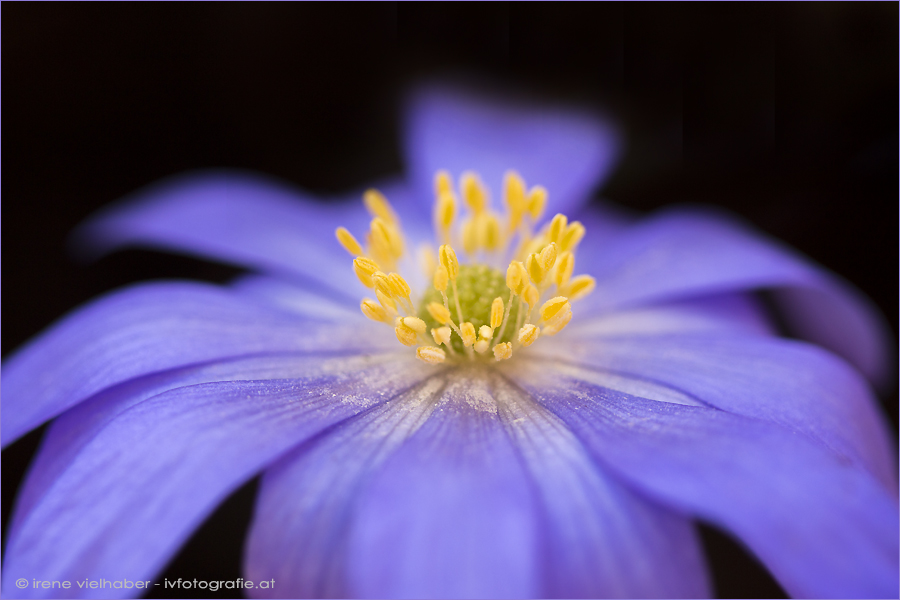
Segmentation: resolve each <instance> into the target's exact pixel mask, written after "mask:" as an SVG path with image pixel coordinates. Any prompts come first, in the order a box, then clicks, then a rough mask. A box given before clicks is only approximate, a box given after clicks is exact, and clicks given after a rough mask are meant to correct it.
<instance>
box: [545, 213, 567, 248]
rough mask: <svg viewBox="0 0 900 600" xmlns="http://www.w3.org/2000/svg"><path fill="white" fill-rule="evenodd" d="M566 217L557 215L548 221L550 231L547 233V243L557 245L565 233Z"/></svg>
mask: <svg viewBox="0 0 900 600" xmlns="http://www.w3.org/2000/svg"><path fill="white" fill-rule="evenodd" d="M566 221H567V219H566V215H564V214H557V215H556V216H555V217H553V220H552V221H550V229H549V230H548V231H547V241H548V242H556V243H557V244H558V243H559V240H560V237H562V234H563V233H565V231H566Z"/></svg>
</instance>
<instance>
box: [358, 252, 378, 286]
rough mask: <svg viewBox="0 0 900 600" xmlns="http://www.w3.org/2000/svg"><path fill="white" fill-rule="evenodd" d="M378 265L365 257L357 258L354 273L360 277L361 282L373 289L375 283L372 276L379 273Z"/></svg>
mask: <svg viewBox="0 0 900 600" xmlns="http://www.w3.org/2000/svg"><path fill="white" fill-rule="evenodd" d="M378 270H379V269H378V263H376V262H375V261H374V260H372V259H370V258H366V257H365V256H357V257H356V258H354V259H353V272H354V273H356V276H357V277H359V280H360V281H361V282H362V284H363V285H364V286H366V287H369V288H373V287H375V283H374V282H373V281H372V275H374V274H375V272H376V271H378Z"/></svg>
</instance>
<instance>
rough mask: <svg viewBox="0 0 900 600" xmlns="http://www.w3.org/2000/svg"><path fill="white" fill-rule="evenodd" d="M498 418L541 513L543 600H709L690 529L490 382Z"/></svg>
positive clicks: (512, 389) (536, 410)
mask: <svg viewBox="0 0 900 600" xmlns="http://www.w3.org/2000/svg"><path fill="white" fill-rule="evenodd" d="M493 383H494V396H495V398H496V400H497V405H498V407H499V412H500V415H501V418H502V419H503V421H504V424H505V426H506V428H507V430H508V431H509V432H510V435H511V436H512V438H513V439H514V440H515V443H516V445H517V447H518V448H519V451H520V452H521V454H522V457H523V460H524V462H525V464H526V466H527V469H528V470H529V472H530V474H531V477H532V481H533V482H534V487H535V488H536V490H537V492H538V495H539V496H540V498H541V501H542V506H543V509H544V511H543V512H544V514H543V534H544V543H543V545H542V551H543V552H542V560H541V570H542V583H543V586H542V588H541V594H540V595H541V596H542V597H548V598H549V597H554V598H555V597H560V598H708V597H709V596H710V589H709V580H708V576H707V573H706V567H705V561H704V558H703V551H702V549H701V547H700V543H699V540H698V539H697V537H696V532H695V531H694V526H693V524H692V523H691V522H690V521H689V520H688V519H687V518H685V517H683V516H681V515H679V514H677V513H675V512H672V511H670V510H668V509H665V508H662V507H661V506H659V505H657V504H655V503H653V502H650V501H648V500H646V499H645V498H644V497H642V496H639V495H637V494H635V493H634V492H632V491H631V490H629V489H627V488H625V487H624V486H622V485H621V483H619V481H618V480H617V479H615V478H614V477H612V476H610V475H608V474H607V473H606V472H604V470H603V469H601V468H600V467H599V466H598V465H597V464H596V463H595V462H594V461H593V460H592V459H591V457H590V456H589V455H588V453H587V452H586V450H585V448H584V447H583V446H582V444H581V443H580V442H579V441H578V440H577V438H575V436H574V435H573V434H572V432H571V431H570V430H569V429H568V427H567V426H566V425H565V424H564V423H562V422H561V421H560V420H559V419H558V418H557V417H556V416H555V415H553V414H552V413H549V412H548V411H547V410H546V409H544V408H543V407H541V406H539V405H537V404H535V403H534V401H533V400H532V399H531V398H530V397H529V396H528V395H527V394H526V393H524V392H523V391H522V390H521V388H518V387H516V386H514V385H513V384H511V383H510V382H508V381H507V380H505V379H504V378H501V377H496V378H494V381H493Z"/></svg>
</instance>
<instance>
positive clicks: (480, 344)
mask: <svg viewBox="0 0 900 600" xmlns="http://www.w3.org/2000/svg"><path fill="white" fill-rule="evenodd" d="M490 347H491V343H490V342H489V341H488V340H478V341H477V342H475V345H474V348H475V352H477V353H478V354H484V353H485V352H487V351H488V348H490Z"/></svg>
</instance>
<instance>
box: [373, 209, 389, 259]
mask: <svg viewBox="0 0 900 600" xmlns="http://www.w3.org/2000/svg"><path fill="white" fill-rule="evenodd" d="M369 243H371V244H372V252H373V253H374V254H375V256H376V257H378V258H379V259H381V260H384V259H390V258H391V257H393V254H394V253H393V250H392V249H391V235H390V233H389V232H388V226H387V223H386V222H385V220H384V219H382V218H380V217H375V218H374V219H372V224H371V226H370V227H369Z"/></svg>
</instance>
